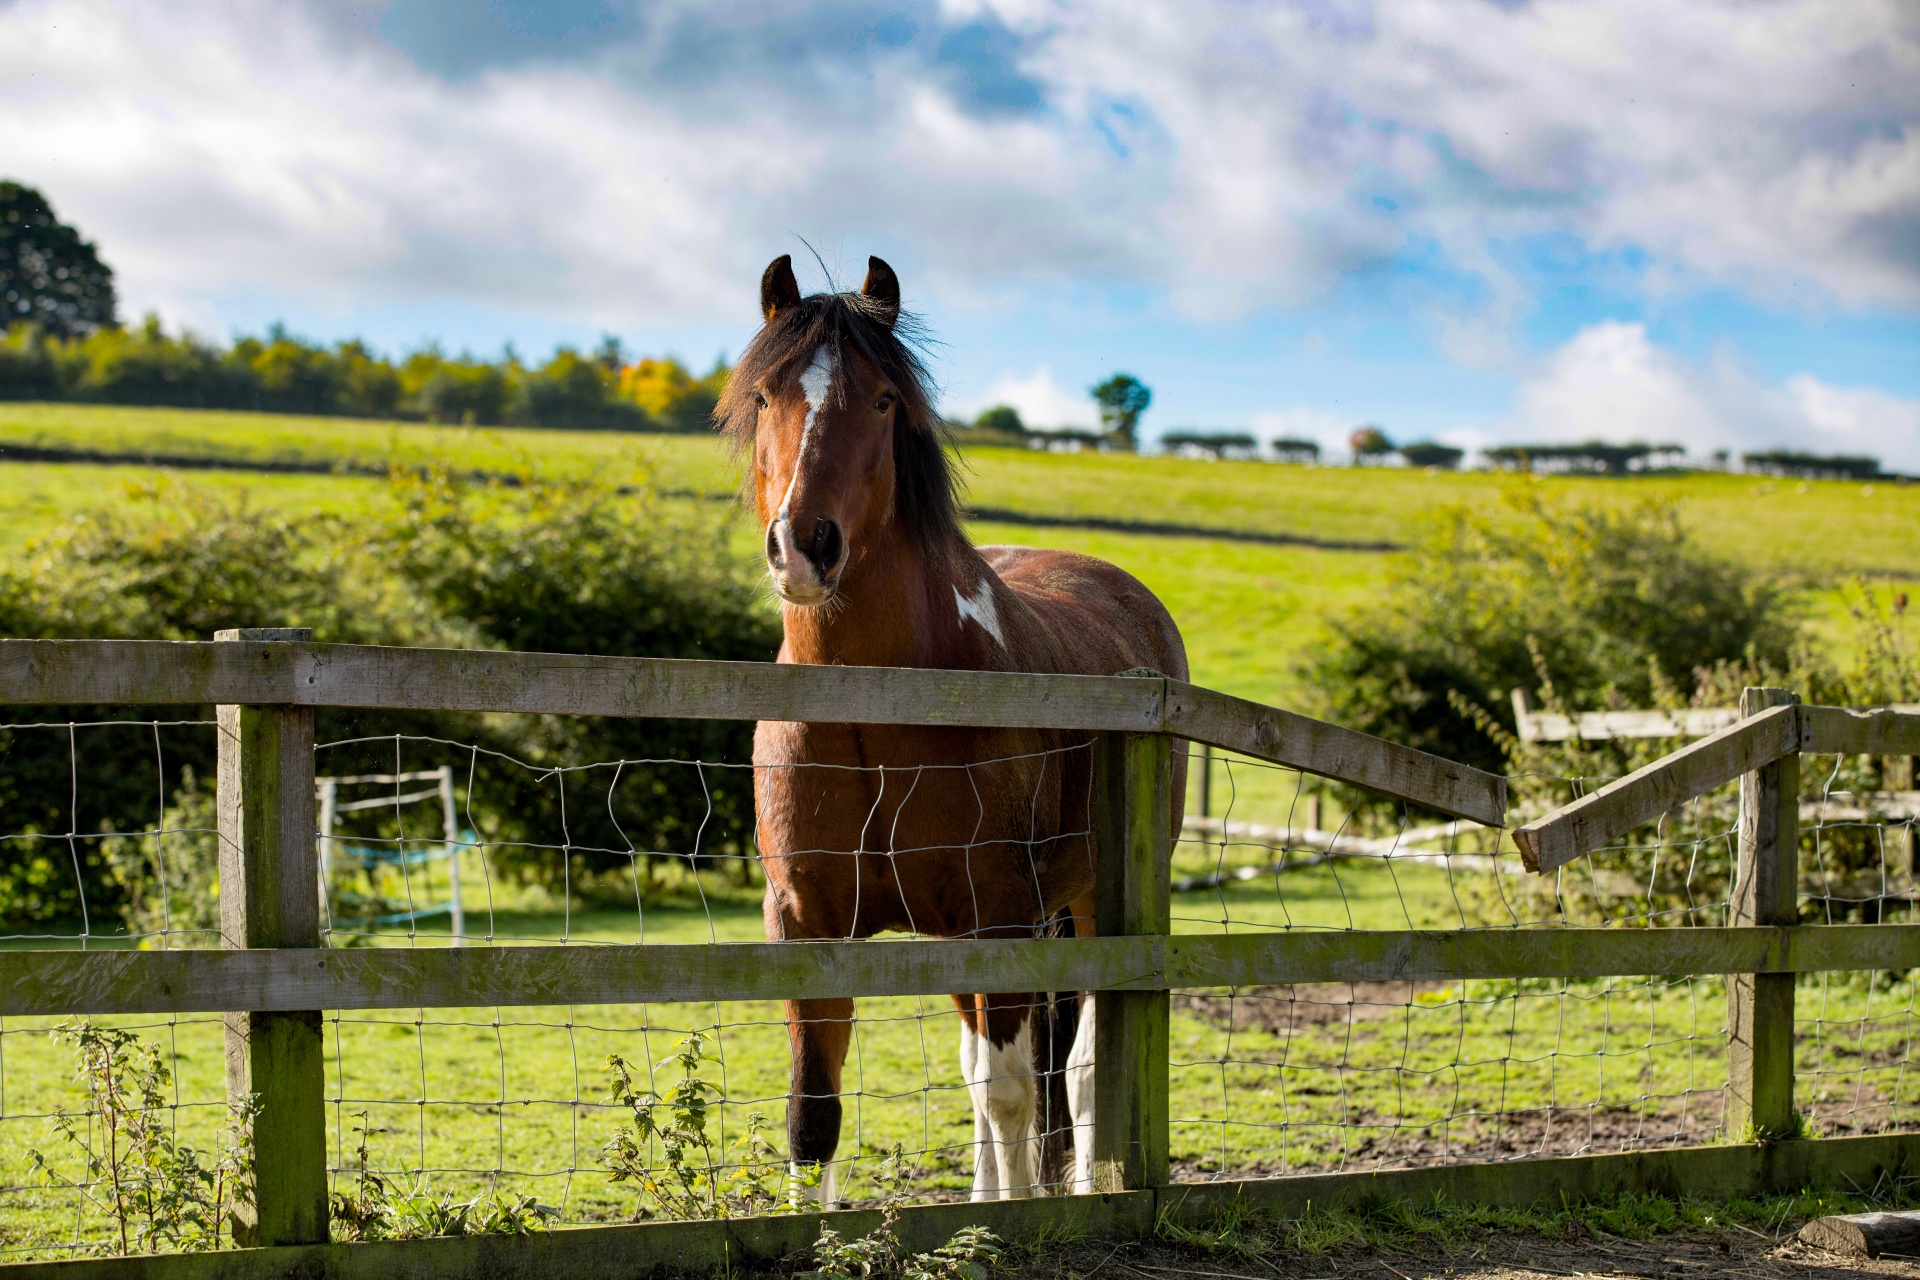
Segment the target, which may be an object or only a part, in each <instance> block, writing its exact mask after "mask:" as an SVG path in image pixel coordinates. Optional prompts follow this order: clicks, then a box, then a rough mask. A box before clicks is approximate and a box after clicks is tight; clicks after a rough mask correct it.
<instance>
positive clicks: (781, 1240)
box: [0, 1191, 1154, 1280]
mask: <svg viewBox="0 0 1920 1280" xmlns="http://www.w3.org/2000/svg"><path fill="white" fill-rule="evenodd" d="M1153 1211H1154V1193H1153V1192H1151V1191H1134V1192H1123V1193H1120V1194H1116V1195H1105V1196H1049V1197H1045V1198H1034V1199H1027V1200H995V1201H985V1202H981V1203H977V1204H964V1203H963V1204H928V1205H909V1206H907V1207H905V1208H904V1209H902V1210H901V1211H900V1217H899V1220H898V1222H897V1223H896V1224H895V1226H894V1232H895V1234H896V1235H897V1236H898V1237H899V1239H900V1242H901V1244H903V1245H905V1246H906V1247H907V1248H908V1249H909V1250H913V1251H916V1252H920V1251H925V1250H929V1249H935V1248H938V1247H939V1246H940V1245H943V1244H945V1243H946V1242H947V1241H948V1240H950V1239H952V1238H953V1233H954V1232H955V1231H957V1230H959V1229H960V1228H961V1227H964V1226H983V1227H986V1228H987V1229H988V1230H990V1231H993V1232H995V1233H996V1234H998V1235H999V1236H1000V1237H1001V1238H1002V1239H1005V1240H1009V1241H1013V1242H1016V1243H1026V1242H1035V1241H1040V1240H1063V1239H1064V1240H1072V1239H1080V1238H1085V1237H1088V1236H1093V1237H1100V1238H1107V1239H1114V1238H1122V1239H1144V1238H1145V1237H1147V1236H1149V1235H1151V1234H1152V1233H1153V1228H1154V1213H1153ZM879 1225H880V1212H879V1211H878V1210H875V1209H850V1210H842V1211H838V1212H832V1213H796V1214H778V1215H768V1216H764V1217H755V1218H733V1219H728V1220H724V1221H706V1222H645V1223H639V1224H634V1225H626V1226H612V1227H567V1228H561V1229H559V1230H555V1231H542V1232H535V1233H533V1234H531V1235H526V1236H508V1235H484V1236H437V1237H433V1238H430V1239H425V1240H383V1241H375V1242H370V1243H364V1244H333V1245H309V1246H305V1247H282V1248H278V1249H236V1250H229V1251H227V1252H223V1253H186V1254H180V1253H176V1254H168V1255H162V1256H157V1257H156V1256H151V1255H149V1256H144V1257H137V1258H85V1259H75V1260H73V1261H70V1262H23V1263H13V1264H12V1265H0V1276H4V1277H5V1278H6V1280H289V1278H292V1277H298V1278H299V1280H394V1278H395V1277H405V1278H406V1280H645V1278H646V1277H650V1276H702V1275H730V1274H734V1273H737V1272H738V1271H739V1270H740V1269H741V1268H742V1267H743V1266H758V1267H767V1266H768V1265H770V1264H774V1263H778V1262H780V1261H782V1260H784V1259H790V1258H794V1257H796V1256H798V1255H801V1254H804V1253H805V1252H806V1251H807V1250H808V1249H810V1248H811V1247H812V1246H813V1243H814V1241H816V1240H817V1239H819V1237H820V1228H821V1227H822V1226H828V1227H832V1228H833V1229H834V1230H835V1231H837V1232H839V1234H840V1237H841V1239H843V1240H852V1239H857V1238H859V1237H860V1236H863V1235H865V1234H867V1233H868V1232H869V1231H872V1230H873V1229H874V1228H875V1227H877V1226H879Z"/></svg>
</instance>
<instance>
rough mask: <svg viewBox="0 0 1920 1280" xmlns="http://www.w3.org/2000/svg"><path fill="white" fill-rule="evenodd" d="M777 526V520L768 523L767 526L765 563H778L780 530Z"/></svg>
mask: <svg viewBox="0 0 1920 1280" xmlns="http://www.w3.org/2000/svg"><path fill="white" fill-rule="evenodd" d="M778 526H779V522H778V521H775V522H774V523H773V524H770V525H768V526H767V563H768V564H779V563H780V530H779V527H778Z"/></svg>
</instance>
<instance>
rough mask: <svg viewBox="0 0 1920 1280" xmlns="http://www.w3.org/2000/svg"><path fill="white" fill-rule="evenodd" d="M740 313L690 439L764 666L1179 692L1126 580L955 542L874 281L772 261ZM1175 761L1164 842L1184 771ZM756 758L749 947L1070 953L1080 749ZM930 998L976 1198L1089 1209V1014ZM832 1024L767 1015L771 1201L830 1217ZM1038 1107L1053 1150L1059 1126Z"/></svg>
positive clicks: (865, 741) (879, 279) (1086, 910)
mask: <svg viewBox="0 0 1920 1280" xmlns="http://www.w3.org/2000/svg"><path fill="white" fill-rule="evenodd" d="M760 308H761V319H762V325H761V328H760V329H759V331H758V332H757V333H756V334H755V336H754V338H753V339H752V341H751V342H750V343H749V344H748V345H747V347H746V349H745V350H744V351H743V352H742V353H741V356H740V360H739V363H738V364H737V365H736V366H735V367H734V370H733V373H732V375H731V377H730V378H729V380H728V383H727V386H726V389H725V392H724V394H723V395H722V397H721V400H720V403H719V405H718V406H717V408H716V410H715V413H714V417H715V419H716V422H717V424H718V426H719V428H720V430H721V431H722V433H723V435H725V436H726V437H727V438H729V439H730V440H731V441H732V443H733V445H734V449H735V454H736V457H744V458H746V459H748V460H749V463H750V465H747V466H746V467H745V468H744V474H743V489H750V491H751V497H752V502H753V507H754V510H755V513H756V514H757V516H758V518H759V522H760V527H761V530H762V534H763V542H762V547H763V550H764V554H765V559H766V567H767V572H768V574H769V577H770V578H771V581H772V585H773V588H774V590H775V591H776V592H777V593H778V595H779V599H780V602H781V615H782V620H783V624H784V638H783V641H782V643H781V646H780V654H779V661H781V662H787V663H813V664H824V663H844V664H849V665H861V666H879V667H930V668H944V669H952V670H972V671H1028V672H1056V673H1066V674H1081V675H1113V674H1117V673H1119V672H1122V671H1126V670H1129V669H1134V668H1151V669H1152V670H1154V671H1156V672H1159V673H1161V674H1164V675H1168V676H1172V677H1175V678H1177V679H1185V678H1186V676H1187V659H1186V650H1185V647H1184V644H1183V642H1182V640H1181V637H1180V632H1179V629H1178V628H1177V627H1176V626H1175V625H1174V622H1173V618H1172V616H1171V615H1170V614H1169V613H1168V612H1167V610H1166V608H1165V606H1163V605H1162V604H1161V603H1160V601H1159V600H1158V599H1156V598H1155V597H1154V595H1153V593H1152V592H1150V591H1148V590H1147V588H1146V587H1144V586H1142V585H1141V584H1140V582H1139V581H1138V580H1136V579H1135V578H1134V577H1132V576H1131V575H1130V574H1127V573H1125V572H1123V571H1122V570H1121V569H1119V568H1117V567H1116V566H1114V565H1111V564H1108V563H1106V562H1105V561H1102V560H1097V559H1094V558H1093V557H1090V556H1084V555H1077V554H1074V553H1072V552H1067V551H1051V550H1038V549H1034V548H1030V547H1016V546H983V547H975V546H974V545H972V543H971V542H969V541H968V539H967V536H966V534H965V533H964V532H963V531H962V529H961V525H960V516H959V511H958V506H957V498H956V487H957V476H956V473H955V469H954V468H955V462H954V460H953V458H952V457H951V456H950V454H949V452H948V449H947V441H946V436H945V429H944V427H943V425H942V423H941V420H940V418H939V417H938V415H937V414H936V412H935V410H934V407H933V402H932V398H931V395H930V392H929V389H928V375H927V371H926V368H925V366H924V364H923V362H922V360H921V358H920V356H919V354H918V345H919V342H920V332H919V329H918V326H917V324H916V322H915V321H914V320H913V318H912V317H910V316H906V315H903V313H902V311H901V305H900V282H899V279H898V277H897V276H896V275H895V274H894V271H893V269H892V268H891V267H889V266H888V265H887V264H886V263H885V262H883V261H881V260H880V259H879V258H870V259H869V260H868V271H867V275H866V279H865V281H864V283H863V284H862V285H861V288H860V291H859V292H858V293H845V292H842V293H820V294H813V295H810V296H807V297H802V296H801V294H800V289H799V285H798V282H797V281H796V280H795V277H794V273H793V263H792V258H791V256H788V255H783V256H781V257H779V258H777V259H775V260H774V261H773V262H772V263H771V264H770V265H769V266H768V267H767V269H766V272H765V274H764V275H763V276H762V278H761V282H760ZM743 496H744V495H743ZM1175 761H1176V765H1175V767H1176V776H1175V778H1174V780H1173V783H1174V785H1173V795H1174V796H1175V797H1176V802H1175V806H1174V815H1173V829H1174V831H1175V832H1178V830H1179V826H1180V805H1179V801H1178V799H1177V797H1180V796H1181V795H1182V794H1183V793H1184V790H1185V788H1184V776H1185V757H1184V755H1182V754H1180V753H1176V755H1175ZM753 763H754V803H755V810H756V820H757V823H758V843H759V851H760V858H761V862H762V866H763V869H764V872H765V877H766V884H767V889H766V897H765V905H764V911H765V927H766V936H767V938H768V940H770V941H780V940H795V939H814V940H819V939H854V938H868V937H871V936H873V935H874V934H876V933H880V932H883V931H888V930H895V931H907V932H913V933H918V934H922V935H929V936H933V937H943V938H957V937H967V938H1003V937H1033V936H1036V934H1037V933H1045V932H1056V933H1057V932H1061V931H1064V930H1065V929H1066V928H1069V927H1070V928H1072V929H1073V930H1074V931H1075V932H1076V933H1080V934H1085V933H1090V932H1091V931H1092V890H1093V873H1094V864H1093V836H1092V832H1091V827H1092V822H1091V790H1092V744H1091V741H1090V739H1089V738H1088V737H1087V736H1086V735H1070V734H1063V733H1059V732H1052V731H1042V730H1031V729H993V728H947V727H916V726H881V725H858V724H826V723H789V722H778V721H762V722H761V723H760V724H759V725H758V726H757V727H756V729H755V733H754V748H753ZM954 1000H955V1003H956V1005H958V1007H959V1011H960V1020H961V1029H960V1061H961V1069H962V1075H963V1077H964V1079H965V1081H966V1087H967V1090H968V1094H969V1098H970V1101H971V1103H972V1107H973V1113H974V1178H973V1192H972V1194H973V1198H974V1199H977V1200H978V1199H996V1198H1015V1197H1024V1196H1028V1195H1036V1194H1042V1193H1043V1191H1044V1190H1045V1189H1046V1188H1047V1187H1049V1186H1054V1187H1058V1186H1061V1185H1067V1186H1070V1187H1071V1188H1072V1189H1074V1190H1081V1191H1090V1190H1092V1189H1093V1185H1092V1156H1091V1145H1092V1144H1091V1126H1092V1097H1093V1095H1092V1084H1093V1071H1094V1066H1095V1064H1094V1061H1093V1042H1094V1033H1093V1023H1094V1018H1093V1016H1092V1005H1091V1002H1090V1001H1087V1000H1085V999H1084V998H1082V997H1081V996H1080V995H1079V993H1060V994H1058V995H1049V994H1048V993H1027V994H1015V995H985V996H983V995H972V996H956V997H954ZM1082 1006H1084V1007H1085V1010H1086V1012H1085V1016H1080V1009H1081V1007H1082ZM853 1015H854V1002H853V1001H852V1000H851V999H837V998H836V999H799V1000H792V1001H789V1002H787V1006H786V1025H787V1033H788V1042H789V1047H790V1050H791V1054H792V1074H791V1077H790V1083H789V1096H788V1107H787V1141H788V1156H789V1160H790V1162H791V1163H790V1173H791V1178H792V1182H791V1184H790V1186H791V1188H792V1190H790V1194H791V1195H793V1196H794V1198H795V1199H796V1200H797V1199H798V1197H799V1195H800V1194H801V1191H800V1188H802V1187H805V1186H808V1185H811V1187H812V1189H813V1190H812V1194H813V1195H814V1196H816V1197H817V1198H818V1200H819V1201H820V1203H822V1204H823V1205H826V1206H828V1207H831V1206H833V1205H835V1204H837V1203H839V1201H840V1195H839V1192H840V1180H841V1178H842V1176H843V1172H844V1164H845V1161H844V1160H842V1161H836V1160H835V1152H836V1149H837V1147H838V1144H839V1139H840V1124H841V1104H840V1090H841V1068H842V1065H843V1063H844V1062H845V1059H846V1055H847V1051H848V1046H849V1042H850V1038H851V1034H852V1026H853ZM1063 1058H1064V1061H1063ZM1043 1086H1044V1087H1043ZM1062 1095H1065V1097H1064V1102H1065V1105H1064V1107H1062V1105H1061V1103H1062ZM1063 1111H1064V1113H1065V1114H1066V1116H1067V1117H1070V1120H1071V1127H1070V1128H1069V1127H1067V1126H1063V1125H1062V1124H1060V1123H1057V1121H1058V1120H1059V1119H1060V1118H1062V1114H1063ZM1069 1137H1070V1138H1071V1145H1072V1147H1073V1151H1072V1171H1071V1175H1070V1176H1069V1175H1068V1174H1067V1173H1066V1172H1065V1171H1064V1170H1063V1169H1062V1168H1061V1165H1062V1164H1063V1163H1064V1161H1065V1160H1066V1155H1065V1149H1066V1145H1067V1142H1068V1139H1069Z"/></svg>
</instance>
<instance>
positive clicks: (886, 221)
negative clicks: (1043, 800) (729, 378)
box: [0, 0, 1920, 471]
mask: <svg viewBox="0 0 1920 1280" xmlns="http://www.w3.org/2000/svg"><path fill="white" fill-rule="evenodd" d="M0 177H8V178H13V179H15V180H18V181H23V182H27V183H31V184H33V185H35V186H38V187H39V188H41V189H42V190H43V191H44V192H45V193H46V194H47V195H48V197H49V198H50V199H51V200H52V201H53V203H54V206H55V208H56V210H57V211H58V212H59V213H60V214H61V216H62V217H63V218H65V219H66V220H68V221H70V222H72V223H74V224H76V225H77V226H78V227H79V228H80V229H81V231H82V233H83V234H85V235H86V236H88V237H89V238H91V239H93V240H95V241H96V242H97V243H98V245H99V247H100V249H101V252H102V255H103V256H104V257H105V258H106V260H107V261H108V262H109V264H110V265H112V266H113V268H114V269H115V271H116V273H117V276H118V282H119V287H120V291H121V297H122V302H123V311H124V312H125V313H126V314H127V315H129V316H133V315H138V314H141V313H144V312H146V311H148V310H157V311H158V312H159V313H160V314H161V315H162V316H163V317H164V318H165V319H166V321H167V322H168V323H169V324H170V325H186V326H189V327H191V328H193V329H194V330H196V331H198V332H200V333H203V334H206V335H209V336H212V337H215V338H227V337H230V336H232V335H234V334H237V333H242V332H258V331H260V330H262V329H264V328H265V327H266V326H267V325H269V324H271V323H273V322H275V321H284V322H285V323H286V324H287V325H288V326H289V327H290V328H292V329H293V330H294V331H295V332H298V333H301V334H303V335H306V336H308V337H311V338H315V339H320V340H326V341H332V340H336V339H340V338H345V337H350V336H358V337H362V338H365V339H367V340H369V341H371V342H373V343H374V344H376V345H377V346H380V347H383V348H385V349H387V350H389V351H392V352H396V353H398V352H402V351H405V350H408V349H411V348H413V347H415V346H418V345H420V344H421V343H423V342H424V341H426V340H428V339H437V340H438V341H440V342H441V343H442V344H443V345H445V346H446V347H448V348H449V349H455V350H457V349H461V348H466V349H471V350H473V351H475V352H477V353H482V354H492V353H495V352H498V351H499V350H501V349H502V347H503V346H504V345H505V344H508V343H512V344H513V346H514V348H515V349H516V350H517V351H519V352H521V353H522V354H523V355H539V354H541V353H544V352H546V351H548V350H551V349H552V347H553V346H555V345H556V344H559V343H571V344H576V345H590V344H593V343H595V342H597V341H598V339H599V337H600V335H601V334H603V333H613V334H616V335H618V336H619V337H621V338H622V340H623V341H625V343H626V344H627V346H628V347H629V348H630V349H633V350H637V351H642V352H650V353H651V352H671V353H674V354H677V355H679V356H681V357H682V358H684V359H686V360H688V361H689V362H690V363H693V364H697V365H703V366H704V365H706V364H708V363H710V362H711V361H712V360H713V359H714V358H715V357H716V356H720V355H732V354H734V353H737V352H738V351H739V350H740V348H741V346H742V345H743V344H744V343H745V342H746V340H747V339H748V338H749V337H750V336H751V334H752V332H753V329H754V326H755V324H756V323H757V319H758V317H757V314H756V312H757V284H758V280H759V276H760V272H761V270H762V269H763V268H764V267H765V265H766V264H767V262H768V261H769V260H770V259H772V258H774V257H776V256H777V255H779V254H782V253H791V254H793V255H794V257H795V261H796V266H797V267H798V268H799V270H800V273H801V280H802V285H803V287H805V288H808V289H810V290H811V289H814V288H826V287H841V288H851V287H857V286H858V284H859V281H860V279H861V277H862V275H863V274H864V271H865V266H866V260H867V256H868V255H869V254H878V255H880V256H882V257H884V258H885V259H887V261H889V262H890V263H891V264H892V265H893V266H894V268H895V269H896V270H897V271H898V273H899V275H900V278H901V281H902V285H903V290H904V293H905V295H906V302H907V306H908V307H909V309H911V310H913V311H915V312H917V313H918V314H919V315H920V316H921V317H922V318H923V320H924V321H925V322H926V325H927V327H928V329H929V330H930V331H931V333H932V334H933V335H934V337H935V339H936V345H934V347H933V348H932V350H931V356H932V365H933V368H934V370H935V372H936V375H937V376H938V378H939V380H940V383H941V392H942V402H943V404H944V406H945V407H946V409H947V410H948V412H950V413H952V414H954V415H956V416H971V415H972V414H973V413H975V412H977V411H978V410H980V409H981V408H984V407H986V406H987V405H990V404H994V403H999V402H1005V403H1011V404H1013V405H1014V406H1015V407H1017V408H1019V409H1020V410H1021V411H1022V413H1023V415H1024V416H1025V417H1026V418H1027V419H1028V421H1029V422H1031V423H1034V424H1035V425H1040V426H1082V425H1088V424H1090V423H1091V422H1092V421H1093V419H1094V408H1093V404H1092V402H1091V400H1090V398H1089V397H1088V395H1087V389H1088V388H1089V387H1090V386H1091V385H1092V384H1093V383H1095V382H1097V381H1099V380H1101V379H1102V378H1104V377H1106V376H1108V375H1110V374H1112V373H1113V372H1116V371H1126V372H1129V373H1132V374H1134V375H1135V376H1136V377H1139V378H1140V379H1141V380H1143V381H1144V382H1146V383H1147V384H1148V385H1149V386H1150V387H1152V388H1153V392H1154V400H1153V405H1152V407H1151V408H1150V409H1149V410H1148V412H1147V414H1146V417H1145V419H1144V422H1143V427H1144V430H1145V433H1146V434H1148V435H1149V436H1151V435H1157V434H1159V433H1160V432H1164V431H1168V430H1175V429H1189V430H1214V431H1220V430H1249V431H1253V432H1255V433H1257V434H1259V435H1261V436H1263V437H1269V438H1271V437H1276V436H1282V435H1291V436H1307V437H1311V438H1314V439H1317V440H1320V441H1322V442H1323V443H1324V444H1326V445H1328V446H1329V447H1336V448H1337V447H1340V446H1341V445H1342V442H1344V440H1345V438H1346V436H1347V434H1348V433H1349V432H1350V431H1351V430H1353V428H1354V427H1355V426H1356V425H1358V424H1361V423H1377V424H1379V425H1380V426H1382V427H1383V428H1384V429H1385V430H1386V431H1387V432H1388V434H1389V435H1390V436H1391V437H1392V438H1394V439H1395V440H1397V441H1400V442H1408V441H1413V440H1421V439H1434V440H1439V441H1442V442H1447V443H1453V444H1457V445H1461V446H1463V447H1467V448H1473V447H1479V446H1485V445H1490V444H1496V443H1514V442H1538V441H1558V442H1573V441H1580V440H1585V439H1589V438H1595V437H1598V438H1603V439H1608V440H1614V441H1622V442H1624V441H1631V440H1648V441H1657V442H1662V443H1665V442H1676V443H1679V444H1682V445H1685V446H1686V447H1687V448H1689V449H1690V450H1691V451H1693V453H1694V454H1695V455H1696V456H1699V455H1706V454H1710V453H1711V452H1712V451H1715V450H1729V451H1731V452H1733V453H1735V454H1738V453H1740V452H1742V451H1750V450H1756V449H1767V448H1783V447H1784V448H1796V449H1804V450H1810V451H1814V452H1822V453H1833V452H1838V453H1870V454H1875V455H1878V456H1880V457H1881V458H1883V459H1884V460H1885V461H1886V463H1887V464H1888V465H1889V466H1891V467H1897V468H1902V469H1906V470H1909V471H1920V7H1916V5H1915V4H1914V3H1912V0H1895V2H1884V3H1883V2H1878V0H1849V2H1848V3H1846V4H1833V3H1831V2H1830V0H1740V2H1738V3H1721V2H1719V0H1689V3H1686V4H1674V3H1672V2H1671V0H1612V2H1610V3H1605V4H1588V3H1571V2H1567V0H1401V2H1399V3H1394V4H1390V5H1389V4H1379V5H1375V4H1368V3H1361V2H1357V0H1353V2H1348V0H1328V2H1325V3H1314V2H1305V3H1272V4H1266V3H1255V2H1253V0H1222V2H1221V3H1215V4H1205V3H1198V2H1194V0H1188V2H1184V3H1176V2H1171V0H1168V2H1161V0H1128V3H1125V4H1075V3H1053V2H1049V0H926V2H924V3H918V4H905V5H903V4H889V3H859V2H849V3H833V4H809V3H801V2H799V0H795V2H794V3H755V2H754V0H745V2H743V3H737V4H730V5H725V6H718V5H707V4H697V3H680V2H673V0H666V2H661V3H637V2H628V0H542V2H535V0H457V2H456V0H391V2H390V3H376V4H352V3H346V2H344V0H334V2H332V3H325V2H322V0H305V2H304V3H303V2H302V0H285V2H284V3H278V4H273V5H262V4H258V3H247V2H244V0H240V2H235V3H222V2H220V0H172V2H170V3H169V4H167V5H156V4H151V3H126V4H121V3H113V2H112V0H0Z"/></svg>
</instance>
